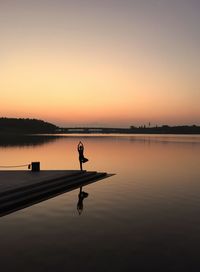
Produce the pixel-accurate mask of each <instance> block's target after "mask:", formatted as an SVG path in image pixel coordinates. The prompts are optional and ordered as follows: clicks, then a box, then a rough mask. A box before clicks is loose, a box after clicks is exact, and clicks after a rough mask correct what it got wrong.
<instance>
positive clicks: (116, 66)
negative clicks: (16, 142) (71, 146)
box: [0, 0, 200, 126]
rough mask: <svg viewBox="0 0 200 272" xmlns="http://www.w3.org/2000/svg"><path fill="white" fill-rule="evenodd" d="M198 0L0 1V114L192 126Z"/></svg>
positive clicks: (199, 112) (196, 112)
mask: <svg viewBox="0 0 200 272" xmlns="http://www.w3.org/2000/svg"><path fill="white" fill-rule="evenodd" d="M199 14H200V1H197V0H190V1H189V0H173V1H172V0H160V1H159V0H140V1H139V0H132V1H131V0H107V1H97V0H90V1H88V0H84V1H83V0H73V1H67V0H65V1H64V0H56V1H53V0H32V1H31V0H26V1H25V0H13V1H11V0H1V1H0V39H1V43H0V60H1V62H0V63H1V65H0V92H1V111H0V112H1V114H0V115H1V116H4V117H25V118H26V117H28V118H39V119H44V120H46V121H49V122H53V123H55V124H57V125H61V126H68V125H69V126H71V125H94V126H95V125H98V126H100V125H105V126H129V125H140V124H144V123H148V122H149V121H150V122H151V123H152V125H153V124H158V125H159V124H200V107H199V101H200V73H199V72H200V68H199V67H200V66H199V63H200V54H199V48H200V27H199V26H200V16H199Z"/></svg>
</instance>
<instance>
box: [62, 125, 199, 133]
mask: <svg viewBox="0 0 200 272" xmlns="http://www.w3.org/2000/svg"><path fill="white" fill-rule="evenodd" d="M60 132H61V133H67V134H72V133H79V134H81V133H83V134H84V133H85V134H86V133H91V134H96V133H104V134H111V133H113V134H200V126H196V125H192V126H187V125H186V126H168V125H164V126H156V127H150V126H149V127H146V126H141V127H135V126H130V127H129V128H105V127H104V128H103V127H96V128H94V127H91V128H89V127H87V128H84V127H74V128H63V129H60Z"/></svg>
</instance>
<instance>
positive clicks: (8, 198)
mask: <svg viewBox="0 0 200 272" xmlns="http://www.w3.org/2000/svg"><path fill="white" fill-rule="evenodd" d="M110 176H112V175H110V174H107V173H99V172H95V171H80V170H43V171H39V172H32V171H20V170H19V171H0V216H3V215H6V214H8V213H11V212H14V211H16V210H19V209H22V208H24V207H28V206H31V205H33V204H36V203H38V202H41V201H44V200H47V199H49V198H52V197H55V196H57V195H59V194H62V193H64V192H68V191H71V190H74V189H77V188H79V187H82V186H85V185H88V184H90V183H93V182H95V181H98V180H101V179H104V178H107V177H110Z"/></svg>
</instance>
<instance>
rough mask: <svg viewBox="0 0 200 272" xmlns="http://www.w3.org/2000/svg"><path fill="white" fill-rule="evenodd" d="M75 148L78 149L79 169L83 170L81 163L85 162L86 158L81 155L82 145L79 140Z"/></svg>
mask: <svg viewBox="0 0 200 272" xmlns="http://www.w3.org/2000/svg"><path fill="white" fill-rule="evenodd" d="M77 149H78V153H79V162H80V169H81V171H82V170H83V168H82V163H85V162H87V161H88V159H86V158H85V157H84V155H83V152H84V145H83V143H82V142H79V144H78V146H77Z"/></svg>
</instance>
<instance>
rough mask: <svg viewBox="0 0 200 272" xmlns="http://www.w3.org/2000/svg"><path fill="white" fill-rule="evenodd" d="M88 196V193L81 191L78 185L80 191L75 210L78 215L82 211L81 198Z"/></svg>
mask: <svg viewBox="0 0 200 272" xmlns="http://www.w3.org/2000/svg"><path fill="white" fill-rule="evenodd" d="M86 197H88V193H86V192H83V191H82V187H80V192H79V195H78V203H77V211H78V213H79V215H81V213H82V211H83V200H84V198H86Z"/></svg>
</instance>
